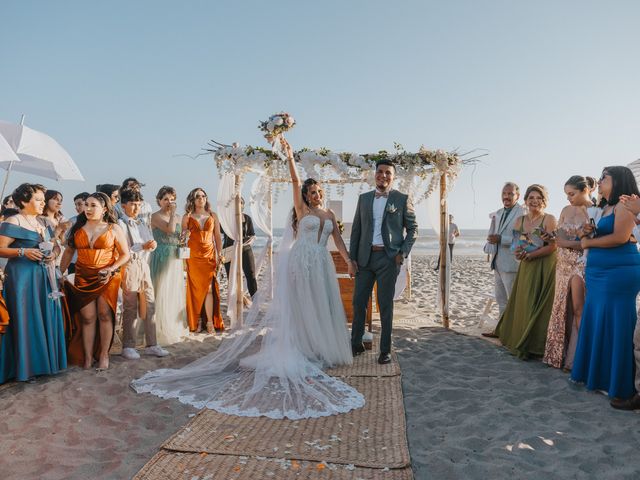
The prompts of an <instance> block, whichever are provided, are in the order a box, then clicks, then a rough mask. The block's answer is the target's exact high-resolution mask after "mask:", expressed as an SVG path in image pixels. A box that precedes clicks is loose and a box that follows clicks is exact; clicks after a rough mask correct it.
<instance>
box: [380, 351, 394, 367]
mask: <svg viewBox="0 0 640 480" xmlns="http://www.w3.org/2000/svg"><path fill="white" fill-rule="evenodd" d="M378 363H379V364H380V365H384V364H386V363H391V355H389V354H388V353H381V354H380V356H379V357H378Z"/></svg>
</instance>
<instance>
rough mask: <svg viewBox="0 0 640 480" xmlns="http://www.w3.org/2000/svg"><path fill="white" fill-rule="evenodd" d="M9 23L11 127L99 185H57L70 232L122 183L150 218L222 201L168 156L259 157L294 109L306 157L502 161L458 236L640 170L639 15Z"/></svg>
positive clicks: (469, 185)
mask: <svg viewBox="0 0 640 480" xmlns="http://www.w3.org/2000/svg"><path fill="white" fill-rule="evenodd" d="M0 15H1V16H2V29H1V30H0V59H1V60H2V63H1V67H0V71H1V74H0V119H3V120H8V121H18V120H19V118H20V114H22V113H25V114H26V115H27V124H28V125H29V126H31V127H32V128H35V129H38V130H41V131H44V132H47V133H49V134H50V135H52V136H53V137H54V138H56V139H57V140H58V141H59V142H60V143H61V144H62V145H64V146H65V147H66V148H67V150H68V151H69V152H70V153H71V155H72V156H73V158H74V159H75V160H76V162H77V163H78V165H79V167H80V169H81V170H82V172H83V173H84V175H85V177H86V178H87V182H86V184H84V185H83V184H82V183H77V182H63V183H60V184H58V183H56V182H51V181H46V182H45V183H46V184H47V185H48V186H49V187H51V188H55V189H59V190H62V191H63V193H65V197H66V198H65V202H67V200H68V206H67V207H66V208H65V211H66V212H67V213H68V214H71V213H72V206H71V203H70V200H71V198H70V197H71V196H72V195H73V193H75V192H78V191H82V190H88V191H92V190H93V189H94V186H95V184H97V183H120V181H121V180H122V179H123V178H124V177H127V176H135V177H138V178H140V179H141V180H142V181H144V182H145V183H146V184H147V187H146V189H145V193H146V196H147V198H149V199H151V200H152V199H153V195H154V194H155V192H156V191H157V188H158V187H160V186H161V185H163V184H170V185H173V186H175V187H176V188H177V189H178V191H179V196H180V198H181V200H182V199H183V198H184V196H185V195H186V193H187V191H188V190H189V189H190V188H192V187H194V186H199V185H201V186H204V187H205V188H206V189H207V190H208V191H209V193H210V194H215V191H216V187H217V178H218V177H217V173H216V170H215V165H214V163H213V161H212V160H211V159H210V158H204V157H201V158H200V159H199V160H197V161H194V160H190V159H188V158H176V157H174V155H176V154H180V153H188V154H195V153H198V152H199V151H200V148H201V147H202V146H204V145H205V144H206V142H207V140H209V139H211V138H215V139H218V140H220V141H225V142H232V141H239V142H241V143H243V144H260V143H261V142H262V141H263V140H262V138H261V136H260V133H259V132H258V130H257V128H256V125H257V122H258V121H259V120H261V119H264V118H265V117H267V116H268V115H269V114H271V113H273V112H275V111H279V110H281V109H285V110H288V111H289V112H291V113H292V114H293V115H294V116H295V117H296V118H297V120H298V126H297V127H296V129H294V131H293V132H292V133H291V135H290V136H289V138H290V140H291V142H292V143H293V144H294V146H295V147H296V148H301V147H303V146H307V147H312V148H315V147H322V146H326V147H328V148H331V149H332V150H336V151H340V150H343V151H359V152H362V153H365V152H372V151H377V150H379V149H391V148H392V145H393V142H394V141H397V142H400V143H402V144H403V145H404V146H405V147H406V148H407V149H409V150H416V149H417V148H418V147H419V146H420V145H421V144H424V145H426V146H428V147H430V148H444V149H453V148H460V149H462V150H467V149H472V148H485V149H488V150H489V151H490V156H489V157H488V158H487V159H486V160H485V162H484V163H483V164H481V165H479V166H477V167H476V168H475V169H468V170H466V171H465V172H464V173H463V174H462V175H461V177H460V179H459V181H458V183H457V185H456V187H455V189H454V191H453V195H452V198H451V202H450V203H451V211H452V213H453V214H454V215H455V217H456V220H457V223H458V224H459V225H460V226H461V227H463V228H464V227H467V228H472V227H473V228H482V227H486V226H487V223H488V217H487V213H488V212H490V211H492V210H495V209H496V208H497V207H498V206H499V196H498V195H499V190H500V188H501V186H502V184H503V183H504V181H506V180H513V181H516V182H518V183H519V184H520V185H521V186H522V187H525V186H526V185H527V184H530V183H536V182H537V183H542V184H544V185H546V186H548V188H549V190H550V194H551V205H550V211H551V212H553V213H559V211H560V209H561V208H562V206H563V205H564V204H565V198H564V195H563V191H562V186H563V183H564V181H565V180H566V179H567V178H568V177H569V176H571V175H573V174H588V175H593V176H599V173H600V171H601V169H602V167H603V166H605V165H610V164H627V163H629V162H631V161H633V160H635V159H637V158H639V157H640V93H639V88H638V87H639V83H638V79H640V60H639V59H640V55H639V53H638V52H639V51H640V28H638V25H639V22H640V2H638V1H634V0H628V1H624V0H618V1H611V2H603V1H585V0H581V1H569V0H567V1H557V0H538V1H536V2H525V1H508V0H503V1H498V0H495V1H471V0H468V1H449V2H442V1H438V2H436V1H419V0H415V1H397V2H389V1H378V0H375V1H374V0H370V1H364V0H351V1H344V0H343V1H337V0H324V1H322V2H306V1H279V2H265V1H241V0H236V1H185V2H175V1H159V0H145V1H141V0H137V1H130V0H127V1H124V0H123V1H116V0H110V1H108V2H87V1H84V0H83V1H56V2H51V1H45V0H41V1H31V0H3V2H2V4H1V5H0ZM25 180H30V181H34V180H37V179H36V178H35V177H28V176H25V175H15V176H14V177H12V180H11V183H10V186H11V187H13V186H15V185H16V184H17V183H18V182H21V181H25ZM282 197H283V199H282V200H281V201H280V202H279V204H278V205H277V207H278V208H280V209H281V210H284V209H285V207H286V206H288V205H289V203H290V202H289V195H286V197H285V196H284V195H283V196H282ZM351 197H352V198H351V199H350V200H349V201H348V202H347V204H346V206H345V210H346V215H345V217H346V220H349V218H348V217H349V216H350V215H351V214H352V212H353V206H354V203H353V199H354V198H355V192H354V195H352V196H351ZM418 208H419V217H418V218H419V221H420V224H421V226H426V218H427V217H426V213H425V207H424V206H420V207H418ZM278 219H279V221H281V222H282V221H283V219H284V216H283V215H282V214H279V215H277V216H276V220H278Z"/></svg>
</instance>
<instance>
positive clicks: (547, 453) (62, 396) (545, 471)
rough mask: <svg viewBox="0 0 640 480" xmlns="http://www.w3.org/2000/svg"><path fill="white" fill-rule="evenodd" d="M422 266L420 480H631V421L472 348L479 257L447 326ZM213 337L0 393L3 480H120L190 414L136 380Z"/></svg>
mask: <svg viewBox="0 0 640 480" xmlns="http://www.w3.org/2000/svg"><path fill="white" fill-rule="evenodd" d="M434 260H435V259H434V258H433V257H417V258H415V259H414V264H413V290H412V298H411V300H407V299H403V300H400V301H399V302H397V303H396V317H395V327H396V328H395V330H394V341H395V348H396V351H397V352H398V356H399V359H400V365H401V367H402V383H403V390H404V397H405V407H406V411H407V432H408V438H409V447H410V453H411V458H412V466H413V470H414V475H415V478H417V479H438V480H439V479H487V478H496V479H500V478H507V479H520V478H552V479H553V478H558V479H560V478H562V479H569V478H577V479H582V478H598V479H609V478H611V479H625V478H629V479H631V478H639V477H640V473H639V472H640V456H639V455H637V447H638V445H640V429H638V428H637V420H638V418H640V417H638V416H636V414H635V413H628V412H619V411H616V410H613V409H612V408H610V407H609V405H608V401H607V398H606V397H605V396H603V395H600V394H595V393H588V392H586V391H585V390H584V389H583V388H582V387H580V386H578V385H574V384H572V383H570V382H569V381H568V376H567V375H566V374H564V373H562V372H561V371H559V370H556V369H553V368H550V367H547V366H546V365H543V364H541V363H540V362H537V361H528V362H524V361H521V360H517V359H515V358H514V357H512V356H511V355H510V354H509V353H508V352H507V351H506V350H504V349H502V348H501V347H499V346H496V345H494V344H492V343H490V342H488V341H486V340H485V339H483V338H482V337H479V336H478V335H479V332H480V331H482V330H488V329H490V328H491V322H492V321H493V322H494V323H495V316H496V315H497V308H496V307H495V305H494V306H493V307H492V308H491V309H490V312H489V313H490V314H491V315H493V317H494V318H493V320H491V319H488V318H487V317H484V319H485V320H488V321H487V322H486V324H485V327H484V328H480V327H479V323H480V322H481V321H482V320H483V311H484V309H485V306H486V302H487V296H488V295H489V296H490V294H491V292H492V288H493V275H492V272H491V271H490V270H489V267H488V263H487V262H486V258H485V257H480V256H478V257H462V256H457V257H456V258H455V259H454V264H453V273H452V279H453V283H452V290H451V292H452V298H451V326H452V329H453V331H445V330H443V329H442V328H440V327H439V312H438V309H437V306H436V291H437V281H436V278H437V277H436V273H435V272H434V271H433V266H431V268H429V265H434ZM217 338H218V337H214V336H210V335H199V336H197V337H196V339H191V340H187V341H184V342H182V343H180V344H176V345H173V346H170V347H169V348H168V349H169V351H170V352H171V354H172V355H171V356H170V357H166V358H163V359H158V358H155V357H144V356H143V358H142V359H141V360H139V361H134V362H131V361H125V360H124V359H122V358H120V357H118V356H112V360H111V363H112V366H111V368H110V370H109V371H107V372H102V373H99V374H96V373H95V372H93V371H87V372H85V371H82V370H80V369H78V368H72V369H69V371H67V372H66V373H64V374H61V375H58V376H56V377H51V378H39V379H38V380H37V381H36V383H34V384H8V385H5V386H0V405H2V409H1V410H0V435H1V439H2V447H3V451H2V455H0V472H2V474H1V477H2V478H3V479H30V478H38V479H39V478H46V479H84V478H92V479H100V478H108V479H124V478H131V477H132V476H133V475H134V474H135V473H136V472H137V471H138V470H139V469H140V468H141V467H142V466H143V465H144V464H145V463H146V462H147V461H148V460H149V459H150V458H151V457H152V456H153V455H154V454H155V453H156V452H157V450H158V447H159V445H160V444H161V443H162V442H163V441H164V440H166V439H167V438H168V437H169V436H170V435H171V434H173V433H174V432H175V431H177V430H178V429H179V427H180V426H182V425H184V424H186V423H187V421H188V420H189V419H190V416H192V415H194V414H195V412H196V410H195V409H194V408H192V407H189V406H185V405H183V404H181V403H179V402H178V401H176V400H162V399H159V398H157V397H154V396H151V395H138V394H136V393H135V392H133V390H131V389H130V388H129V386H128V385H129V382H130V381H131V380H132V379H133V378H136V377H139V376H140V375H142V374H143V373H144V372H145V371H147V370H150V369H155V368H163V367H180V366H182V365H184V364H186V363H188V362H190V361H192V360H194V359H195V358H197V357H199V356H201V355H203V354H206V353H207V352H209V351H212V350H213V349H215V348H216V345H217V343H218V340H217Z"/></svg>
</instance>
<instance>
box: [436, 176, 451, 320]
mask: <svg viewBox="0 0 640 480" xmlns="http://www.w3.org/2000/svg"><path fill="white" fill-rule="evenodd" d="M448 243H449V215H448V214H447V175H446V173H443V174H442V175H440V272H439V273H440V308H441V311H442V326H443V327H444V328H447V329H448V328H449V269H450V268H451V266H450V265H449V262H448V254H447V248H448Z"/></svg>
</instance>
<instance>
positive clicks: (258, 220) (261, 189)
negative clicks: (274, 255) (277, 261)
mask: <svg viewBox="0 0 640 480" xmlns="http://www.w3.org/2000/svg"><path fill="white" fill-rule="evenodd" d="M268 182H269V180H268V178H267V177H266V176H265V175H264V174H261V175H259V176H258V178H256V179H255V180H254V181H253V184H252V185H251V202H250V209H251V219H252V220H253V225H254V226H256V227H258V228H259V229H260V230H262V231H263V232H264V233H266V234H267V244H266V245H265V246H264V249H263V250H262V252H260V254H259V255H258V258H257V260H256V275H258V274H259V273H260V271H261V270H262V267H263V263H264V261H265V259H266V258H267V256H268V253H269V251H270V249H271V246H272V245H273V222H272V217H271V215H272V212H271V209H270V208H269V197H270V196H271V188H270V187H269V186H268Z"/></svg>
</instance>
